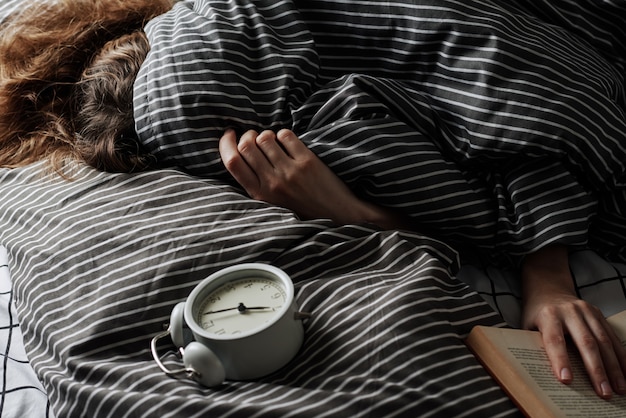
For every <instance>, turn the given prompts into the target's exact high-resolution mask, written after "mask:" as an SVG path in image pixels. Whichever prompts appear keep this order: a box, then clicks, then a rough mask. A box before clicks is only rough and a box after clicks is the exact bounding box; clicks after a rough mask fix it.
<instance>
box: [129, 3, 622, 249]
mask: <svg viewBox="0 0 626 418" xmlns="http://www.w3.org/2000/svg"><path fill="white" fill-rule="evenodd" d="M527 3H528V4H527ZM624 19H626V5H624V4H620V5H617V4H612V3H608V2H605V3H604V4H603V5H602V7H596V6H594V4H593V2H586V1H565V0H561V1H557V2H554V1H550V2H548V1H539V2H525V1H518V2H510V1H508V0H506V1H505V0H500V1H486V0H482V1H476V2H471V3H467V4H465V3H463V2H457V1H452V0H448V1H440V0H439V1H417V2H416V1H403V2H394V3H380V2H369V1H360V2H343V1H302V2H299V1H279V2H276V1H269V0H267V1H254V2H246V1H218V2H214V1H211V2H209V1H203V0H199V1H195V2H181V3H178V4H176V6H175V7H174V8H173V10H172V11H170V12H169V13H166V14H165V15H163V16H161V17H159V18H157V19H155V20H154V21H152V22H150V24H149V25H148V27H147V33H148V37H149V39H150V43H151V47H152V50H151V52H150V53H149V55H148V57H147V59H146V62H145V63H144V66H143V67H142V69H141V71H140V74H139V76H138V78H137V81H136V83H135V119H136V123H137V129H138V132H139V135H140V139H141V141H142V142H143V143H144V145H145V146H146V147H147V148H148V149H149V150H150V151H151V152H152V153H154V155H155V156H157V158H159V160H160V161H162V162H163V163H164V164H171V165H174V166H178V167H181V168H183V169H185V170H187V171H188V172H190V173H193V174H196V175H200V176H204V177H213V178H227V175H226V173H225V171H224V168H223V166H222V165H221V162H220V159H219V154H218V152H217V143H218V139H219V137H220V136H221V135H222V133H223V131H224V129H225V128H227V127H234V128H236V129H237V130H238V131H239V132H240V133H241V132H243V131H245V130H247V129H256V130H262V129H275V130H277V129H280V128H284V127H288V128H292V129H294V131H295V132H296V133H297V134H298V135H300V136H301V138H302V140H303V141H304V142H305V143H306V144H307V145H308V146H309V147H310V148H311V149H313V151H314V152H315V153H316V154H317V155H318V156H319V157H320V158H321V159H322V160H323V161H324V162H325V163H326V164H328V165H329V166H330V167H331V168H332V169H333V170H334V171H335V172H336V173H337V174H338V175H339V176H340V177H341V178H342V179H343V180H344V181H345V182H346V183H347V184H348V185H349V186H350V187H351V188H353V189H354V190H356V191H357V193H358V194H359V195H361V196H363V197H364V198H367V199H371V200H374V201H375V202H377V203H380V204H383V205H386V206H390V207H394V208H397V209H399V210H402V211H405V212H406V213H407V214H409V215H410V216H412V217H413V218H414V219H415V220H416V222H417V224H418V225H419V227H420V228H421V229H422V230H424V231H426V232H428V233H430V234H432V235H434V236H437V237H440V238H443V239H445V240H446V241H447V242H449V243H452V244H454V245H459V246H461V245H468V244H469V245H473V246H479V247H482V248H483V249H488V250H489V251H490V252H493V253H496V254H499V253H501V252H502V253H508V254H513V255H523V254H525V253H527V252H529V251H533V250H536V249H537V248H539V247H541V246H543V245H546V244H548V243H552V242H560V243H563V244H566V245H570V246H572V247H575V246H586V245H588V244H589V242H591V243H592V244H593V245H594V246H595V247H596V248H597V249H599V250H600V251H601V252H602V253H603V254H605V255H611V256H612V257H614V258H617V259H620V260H624V257H625V255H624V254H625V249H624V242H625V241H626V239H624V237H626V221H625V218H624V214H623V213H621V212H620V210H621V209H619V208H621V207H624V205H626V198H625V197H624V192H623V189H624V186H625V181H626V175H625V169H626V117H625V112H624V103H625V102H626V100H625V92H624V79H623V78H624V62H625V56H626V53H625V52H624V51H626V35H625V33H624V29H623V25H622V23H623V21H624Z"/></svg>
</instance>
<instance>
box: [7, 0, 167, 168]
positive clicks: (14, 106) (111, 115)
mask: <svg viewBox="0 0 626 418" xmlns="http://www.w3.org/2000/svg"><path fill="white" fill-rule="evenodd" d="M172 4H173V0H54V1H50V2H41V1H37V0H34V1H30V2H29V3H28V5H27V6H26V7H22V8H21V9H20V11H18V12H16V13H14V14H13V15H11V16H10V17H9V18H7V19H6V20H5V21H4V22H2V25H1V26H0V57H2V58H0V60H1V61H0V63H1V65H0V109H2V111H1V112H0V167H20V166H24V165H27V164H30V163H33V162H36V161H40V160H43V159H47V160H49V161H50V163H51V165H52V166H53V167H55V168H57V169H58V168H60V167H61V165H62V164H63V162H64V161H66V160H67V159H68V158H69V159H79V160H82V161H84V162H86V163H87V164H89V165H91V166H94V167H96V168H99V169H103V170H108V171H124V172H130V171H136V170H141V169H144V168H146V167H148V166H149V163H150V159H149V157H148V156H146V155H144V153H143V152H142V151H141V150H140V149H139V146H138V143H137V141H136V137H135V133H134V122H133V116H132V85H133V82H134V79H135V76H136V74H137V71H138V70H139V67H140V66H141V63H142V62H143V60H144V59H145V56H146V54H147V52H148V50H149V44H148V41H147V39H146V37H145V34H144V33H143V31H142V28H143V26H144V25H145V23H146V22H147V21H148V20H150V19H152V18H153V17H156V16H157V15H159V14H162V13H164V12H166V11H167V10H169V9H170V8H171V7H172Z"/></svg>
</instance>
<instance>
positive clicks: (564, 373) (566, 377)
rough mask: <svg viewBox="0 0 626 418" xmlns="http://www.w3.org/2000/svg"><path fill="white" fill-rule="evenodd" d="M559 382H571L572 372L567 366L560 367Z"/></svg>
mask: <svg viewBox="0 0 626 418" xmlns="http://www.w3.org/2000/svg"><path fill="white" fill-rule="evenodd" d="M560 377H561V382H571V380H572V372H571V370H570V369H568V368H567V367H564V368H562V369H561V376H560Z"/></svg>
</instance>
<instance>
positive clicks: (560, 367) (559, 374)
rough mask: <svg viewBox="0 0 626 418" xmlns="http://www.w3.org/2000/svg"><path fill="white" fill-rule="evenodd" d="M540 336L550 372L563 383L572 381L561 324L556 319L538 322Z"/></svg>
mask: <svg viewBox="0 0 626 418" xmlns="http://www.w3.org/2000/svg"><path fill="white" fill-rule="evenodd" d="M539 329H540V331H541V337H542V340H543V345H544V347H545V350H546V354H547V356H548V359H549V360H550V365H551V366H552V372H553V373H554V375H555V376H556V378H557V379H558V380H559V381H560V382H562V383H565V384H569V383H571V382H572V379H573V376H572V366H571V364H570V359H569V355H568V353H567V342H566V340H565V335H564V334H563V325H562V323H561V321H559V320H558V319H554V320H550V321H546V323H543V324H540V326H539Z"/></svg>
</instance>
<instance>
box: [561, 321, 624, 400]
mask: <svg viewBox="0 0 626 418" xmlns="http://www.w3.org/2000/svg"><path fill="white" fill-rule="evenodd" d="M590 328H591V327H590V325H589V324H588V323H587V322H586V321H584V320H582V318H580V317H578V316H577V317H576V319H574V320H570V321H568V331H569V333H570V336H571V337H572V340H573V341H574V344H575V345H576V347H577V348H578V351H579V353H580V356H581V357H582V360H583V363H584V365H585V369H586V370H587V374H588V375H589V379H590V380H591V383H592V385H593V387H594V389H595V391H596V393H597V394H598V395H599V396H601V397H602V398H605V399H608V398H610V397H611V395H612V394H613V390H612V389H611V384H610V382H609V379H608V376H607V373H606V369H605V364H604V361H603V356H602V352H601V348H600V344H599V343H598V341H602V344H603V345H604V344H605V343H606V340H607V338H608V337H607V334H606V332H604V331H600V330H598V329H597V327H594V328H596V329H595V332H594V330H592V329H590ZM598 339H599V340H598ZM604 354H605V355H606V356H607V359H608V357H610V356H609V355H608V354H607V352H606V351H605V352H604Z"/></svg>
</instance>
